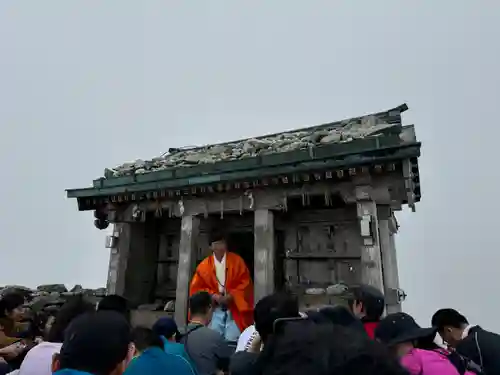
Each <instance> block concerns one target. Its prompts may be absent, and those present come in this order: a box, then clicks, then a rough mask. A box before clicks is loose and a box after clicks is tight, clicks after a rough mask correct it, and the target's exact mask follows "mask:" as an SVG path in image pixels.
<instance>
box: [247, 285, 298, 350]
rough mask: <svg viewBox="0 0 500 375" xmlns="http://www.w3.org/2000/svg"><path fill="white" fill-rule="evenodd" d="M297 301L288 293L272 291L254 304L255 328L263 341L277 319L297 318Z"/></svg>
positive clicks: (271, 331) (271, 330) (269, 333)
mask: <svg viewBox="0 0 500 375" xmlns="http://www.w3.org/2000/svg"><path fill="white" fill-rule="evenodd" d="M298 317H300V315H299V303H298V300H297V298H296V297H295V296H294V295H292V294H290V293H284V292H279V293H274V294H271V295H269V296H266V297H264V298H262V299H261V300H260V301H259V302H257V304H256V305H255V309H254V321H255V330H256V331H257V332H258V333H259V335H260V337H261V338H262V341H263V342H266V341H267V339H268V337H269V336H270V335H271V334H272V333H273V330H274V325H275V322H276V320H277V319H284V318H298Z"/></svg>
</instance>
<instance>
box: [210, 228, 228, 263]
mask: <svg viewBox="0 0 500 375" xmlns="http://www.w3.org/2000/svg"><path fill="white" fill-rule="evenodd" d="M210 247H211V249H212V251H213V252H214V255H215V257H216V258H217V259H219V260H221V259H222V258H223V257H224V255H225V254H226V252H227V242H226V237H225V236H224V233H222V232H220V231H219V232H214V233H212V236H211V239H210Z"/></svg>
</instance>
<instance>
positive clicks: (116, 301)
mask: <svg viewBox="0 0 500 375" xmlns="http://www.w3.org/2000/svg"><path fill="white" fill-rule="evenodd" d="M97 311H115V312H117V313H120V314H122V315H123V316H124V317H125V319H127V321H128V322H130V306H129V303H128V301H127V299H126V298H124V297H122V296H119V295H117V294H110V295H108V296H106V297H104V298H103V299H102V300H101V301H100V302H99V303H98V305H97Z"/></svg>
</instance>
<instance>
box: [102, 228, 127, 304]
mask: <svg viewBox="0 0 500 375" xmlns="http://www.w3.org/2000/svg"><path fill="white" fill-rule="evenodd" d="M114 234H115V235H116V236H117V237H118V242H117V245H116V247H115V248H114V249H111V255H110V259H109V269H108V282H107V293H108V294H118V295H120V296H123V295H124V294H125V280H126V273H127V266H128V259H129V253H130V237H131V224H130V223H117V224H115V228H114Z"/></svg>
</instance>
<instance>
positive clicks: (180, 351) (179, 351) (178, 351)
mask: <svg viewBox="0 0 500 375" xmlns="http://www.w3.org/2000/svg"><path fill="white" fill-rule="evenodd" d="M161 339H162V341H163V347H164V349H165V353H167V354H174V355H180V356H181V357H183V358H185V359H186V360H187V361H188V362H189V363H190V364H191V366H192V367H193V368H194V365H193V363H192V362H191V358H189V356H188V354H187V353H186V349H184V344H180V343H178V342H172V341H168V340H167V339H166V338H165V337H163V336H161Z"/></svg>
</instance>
